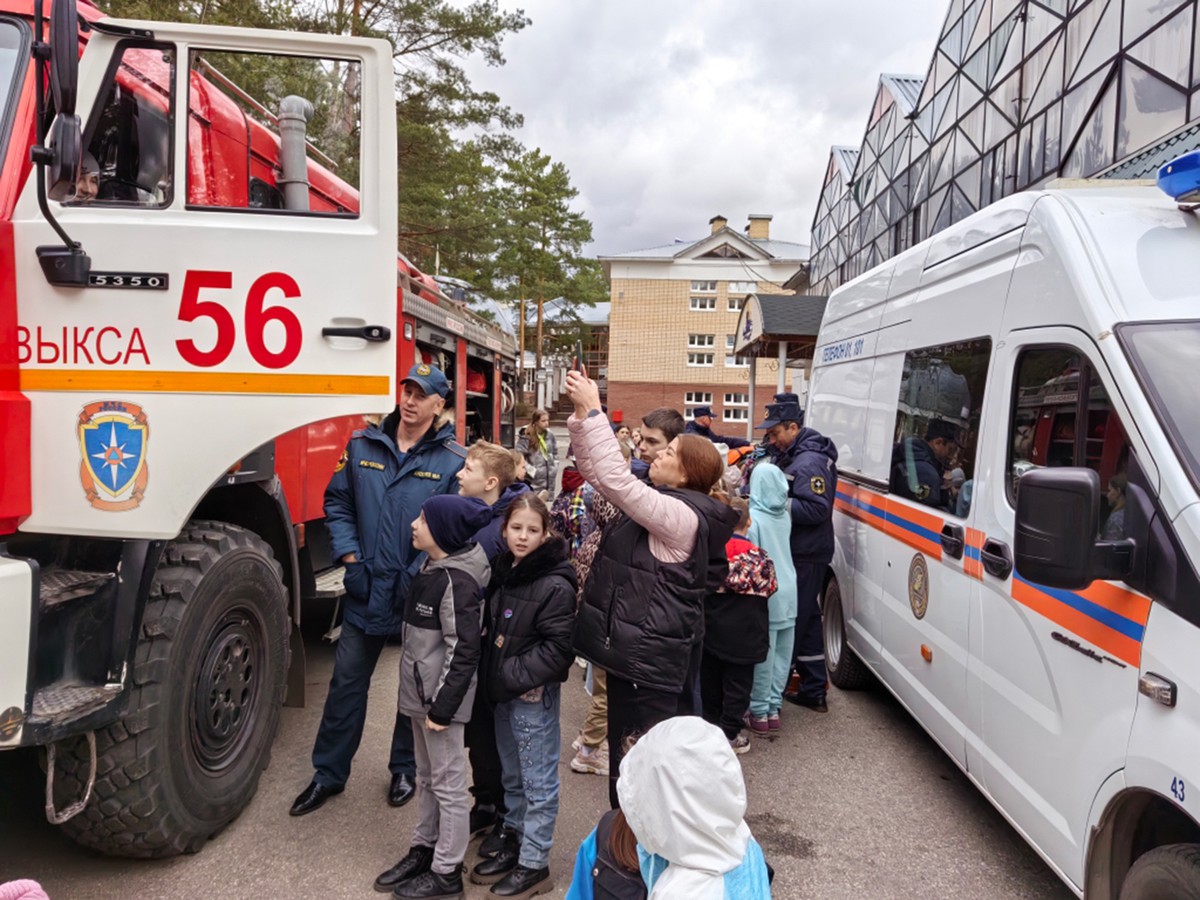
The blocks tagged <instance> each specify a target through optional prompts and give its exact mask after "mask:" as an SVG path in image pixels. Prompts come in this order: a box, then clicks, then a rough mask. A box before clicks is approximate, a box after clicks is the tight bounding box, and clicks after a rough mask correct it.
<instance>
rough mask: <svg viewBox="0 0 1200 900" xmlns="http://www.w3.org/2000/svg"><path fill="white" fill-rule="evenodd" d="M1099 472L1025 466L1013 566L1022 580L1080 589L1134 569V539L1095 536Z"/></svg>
mask: <svg viewBox="0 0 1200 900" xmlns="http://www.w3.org/2000/svg"><path fill="white" fill-rule="evenodd" d="M1099 533H1100V476H1099V475H1098V474H1096V473H1095V472H1094V471H1092V470H1091V469H1084V468H1053V469H1034V470H1032V471H1030V472H1027V473H1026V474H1025V475H1024V476H1023V477H1022V478H1021V481H1020V483H1019V486H1018V488H1017V524H1016V540H1015V555H1016V568H1017V574H1019V575H1020V576H1021V577H1022V578H1024V579H1025V580H1026V581H1032V582H1034V583H1036V584H1042V585H1045V586H1047V587H1055V588H1063V589H1065V590H1081V589H1083V588H1086V587H1087V586H1088V585H1090V584H1091V583H1092V582H1093V581H1096V580H1098V579H1110V578H1124V577H1125V576H1126V575H1128V574H1129V573H1130V572H1132V571H1133V553H1134V542H1133V541H1130V540H1121V541H1098V540H1096V535H1097V534H1099Z"/></svg>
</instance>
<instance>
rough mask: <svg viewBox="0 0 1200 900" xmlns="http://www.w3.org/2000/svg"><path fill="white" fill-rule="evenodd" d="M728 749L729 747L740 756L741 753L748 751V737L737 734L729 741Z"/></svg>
mask: <svg viewBox="0 0 1200 900" xmlns="http://www.w3.org/2000/svg"><path fill="white" fill-rule="evenodd" d="M729 749H731V750H732V751H733V752H734V753H736V754H737V755H738V756H741V755H742V754H743V753H749V752H750V738H748V737H746V736H745V735H744V734H739V735H738V736H737V737H735V738H734V739H733V740H731V741H730V742H729Z"/></svg>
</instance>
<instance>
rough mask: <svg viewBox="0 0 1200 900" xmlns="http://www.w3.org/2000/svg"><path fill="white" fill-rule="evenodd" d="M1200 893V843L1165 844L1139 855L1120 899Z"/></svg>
mask: <svg viewBox="0 0 1200 900" xmlns="http://www.w3.org/2000/svg"><path fill="white" fill-rule="evenodd" d="M1195 897H1200V845H1197V844H1166V845H1165V846H1162V847H1156V848H1155V849H1153V850H1151V851H1150V852H1149V853H1145V854H1143V855H1141V856H1139V857H1138V858H1137V861H1136V862H1134V864H1133V866H1132V867H1131V868H1130V870H1129V874H1128V875H1126V876H1125V882H1124V883H1123V884H1122V885H1121V894H1120V900H1192V898H1195Z"/></svg>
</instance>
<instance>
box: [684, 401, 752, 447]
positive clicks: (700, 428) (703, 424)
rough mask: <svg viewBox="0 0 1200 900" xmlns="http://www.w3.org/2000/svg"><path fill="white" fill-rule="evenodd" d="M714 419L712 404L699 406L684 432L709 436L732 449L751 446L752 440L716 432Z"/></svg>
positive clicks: (710, 438) (713, 440)
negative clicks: (725, 435) (713, 426)
mask: <svg viewBox="0 0 1200 900" xmlns="http://www.w3.org/2000/svg"><path fill="white" fill-rule="evenodd" d="M712 420H713V413H712V407H711V406H697V407H696V408H695V409H694V410H692V421H690V422H688V423H687V427H686V428H684V429H683V431H684V434H698V435H700V437H702V438H708V439H709V440H710V441H712V442H713V443H714V444H724V445H725V446H726V447H728V448H729V449H730V450H736V449H737V448H738V447H749V446H750V442H749V441H748V440H746V439H745V438H739V437H724V436H722V435H719V434H715V433H714V432H713V430H712Z"/></svg>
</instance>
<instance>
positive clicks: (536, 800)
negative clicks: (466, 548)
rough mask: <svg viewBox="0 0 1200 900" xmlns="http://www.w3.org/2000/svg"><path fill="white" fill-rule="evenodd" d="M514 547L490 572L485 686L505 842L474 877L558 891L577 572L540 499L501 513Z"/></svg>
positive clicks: (508, 888)
mask: <svg viewBox="0 0 1200 900" xmlns="http://www.w3.org/2000/svg"><path fill="white" fill-rule="evenodd" d="M504 540H505V542H506V543H507V544H508V550H507V551H506V552H505V553H503V554H502V555H501V556H500V557H499V558H498V559H497V560H496V562H495V564H494V565H493V567H492V580H491V584H490V585H489V587H488V601H487V605H486V607H485V614H484V615H485V629H486V630H485V634H484V639H483V643H484V662H483V676H482V680H483V685H484V688H483V689H484V690H486V691H487V697H488V700H489V701H491V702H492V703H494V704H495V705H496V716H495V720H496V746H497V748H498V749H499V751H500V767H501V777H502V780H503V783H504V800H505V804H506V805H507V807H508V812H507V813H506V814H505V817H504V832H503V837H504V843H503V845H502V847H501V849H500V851H499V852H498V853H497V854H496V856H494V857H493V858H491V859H485V860H484V861H483V862H481V863H479V864H478V865H477V866H475V868H474V869H473V870H472V872H471V880H472V881H474V882H475V883H476V884H493V887H492V890H491V895H493V896H498V897H532V896H534V895H535V894H541V893H545V892H547V891H550V890H552V889H553V887H554V884H553V882H552V880H551V878H550V868H549V862H550V848H551V845H552V843H553V839H554V823H555V819H556V818H557V816H558V795H559V778H558V757H559V744H560V740H559V737H560V730H559V702H560V692H561V688H562V682H564V681H566V680H567V674H568V673H569V672H570V669H571V663H572V661H573V660H574V653H573V651H572V649H571V638H572V632H573V630H574V624H575V586H576V582H575V570H574V569H573V568H572V566H571V563H570V560H569V557H568V552H567V546H566V542H565V541H563V539H562V538H560V537H558V536H557V535H554V534H553V533H552V532H551V530H550V512H549V510H548V509H547V508H546V504H545V503H544V502H543V501H542V500H540V499H539V498H538V497H537V495H536V494H532V493H525V494H521V495H519V496H518V497H517V498H516V499H514V500H513V501H512V503H511V504H509V507H508V509H507V510H506V512H505V516H504Z"/></svg>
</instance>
